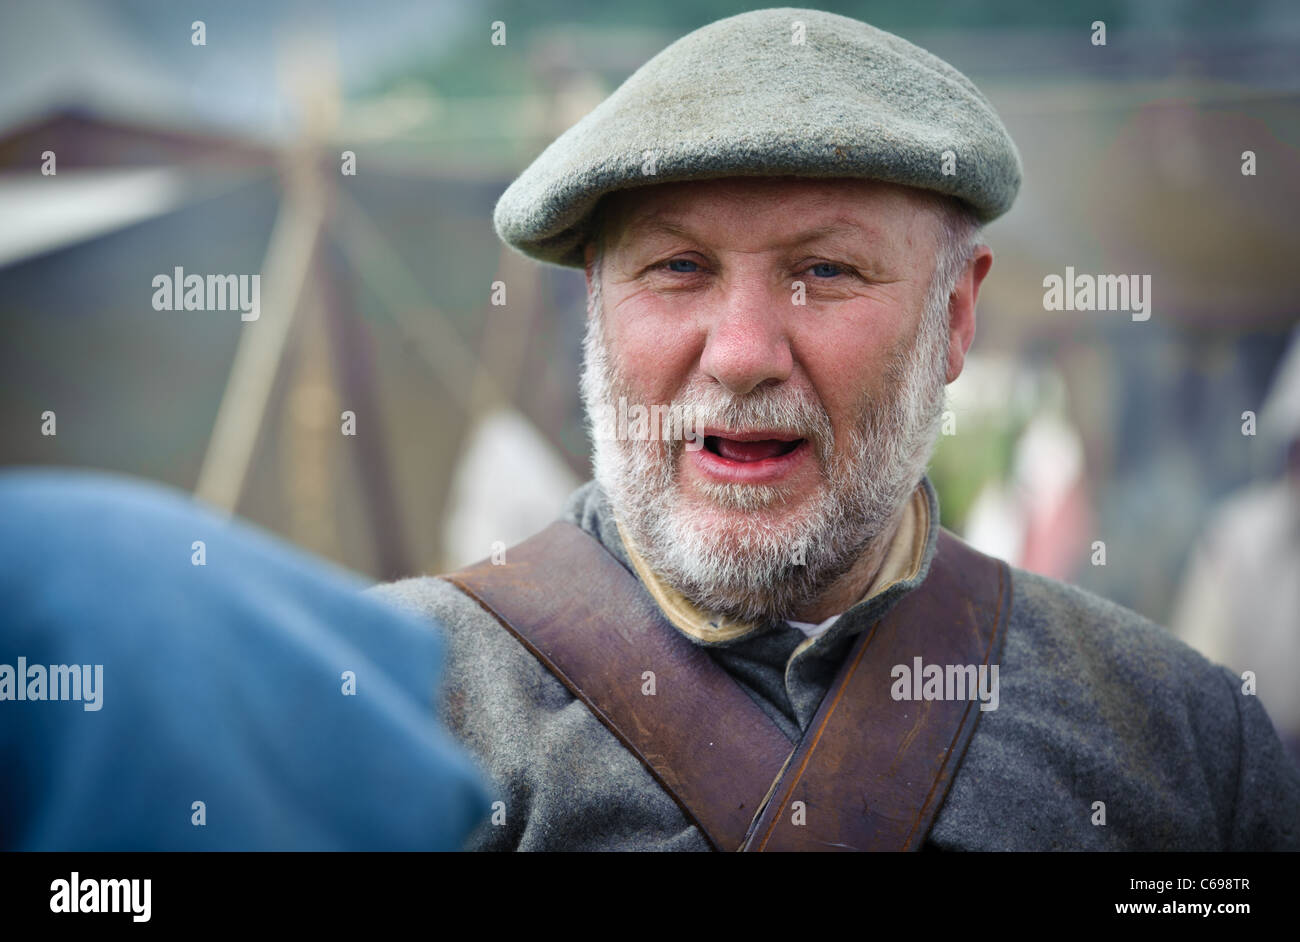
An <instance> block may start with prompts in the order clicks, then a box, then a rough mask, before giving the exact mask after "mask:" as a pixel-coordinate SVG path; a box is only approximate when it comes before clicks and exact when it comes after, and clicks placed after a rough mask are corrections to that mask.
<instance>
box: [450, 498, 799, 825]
mask: <svg viewBox="0 0 1300 942" xmlns="http://www.w3.org/2000/svg"><path fill="white" fill-rule="evenodd" d="M443 578H444V579H447V580H449V581H450V582H452V583H453V584H454V585H456V586H457V587H458V588H459V589H460V590H461V591H463V592H464V593H465V594H467V595H469V596H470V597H471V598H473V599H475V600H476V601H477V602H478V603H479V604H480V605H482V606H483V607H484V608H485V609H487V610H488V611H489V612H491V613H492V614H493V615H495V616H496V618H497V620H498V621H499V622H501V624H502V625H504V626H505V627H506V628H507V629H508V630H509V631H510V632H511V633H512V634H514V636H515V637H516V638H518V639H519V641H520V642H521V643H522V644H523V645H524V647H526V648H527V649H528V650H529V651H531V652H532V653H533V655H534V656H535V657H536V658H537V659H538V660H540V661H541V662H542V663H543V664H544V665H546V667H547V668H548V669H549V670H550V671H551V672H552V673H554V674H555V675H556V676H557V677H558V678H559V679H560V680H561V681H563V682H564V685H565V686H566V687H568V688H569V689H570V690H571V691H572V692H573V694H574V696H576V697H577V698H578V699H580V700H582V702H583V703H585V704H586V705H587V706H588V707H589V708H590V709H591V712H592V713H594V714H595V715H596V717H597V718H598V719H599V720H600V721H601V722H602V723H604V724H605V725H606V726H607V727H609V729H610V730H611V731H612V732H613V733H614V735H615V736H617V737H618V738H619V739H620V740H621V741H622V743H623V745H625V746H626V747H627V748H628V749H629V750H631V752H632V753H633V755H635V756H636V757H637V758H638V759H640V760H641V762H642V764H644V765H645V767H646V768H647V769H649V770H650V773H651V774H652V775H653V776H654V777H655V778H656V779H657V780H658V781H659V783H660V784H661V785H663V787H664V788H665V789H666V790H667V791H668V793H669V794H670V795H672V796H673V798H674V799H675V800H676V801H677V803H678V804H679V805H680V806H681V808H682V810H683V811H684V812H685V813H686V815H687V817H688V818H689V819H690V820H692V821H693V822H694V823H695V824H696V825H697V826H698V827H699V828H700V830H701V831H702V832H703V833H704V835H705V837H707V838H708V839H709V841H710V842H712V843H713V845H714V846H715V847H716V848H718V849H720V850H735V849H736V848H738V847H739V846H740V843H741V841H743V840H744V838H745V833H746V832H747V831H748V830H749V827H750V824H751V822H752V821H753V819H754V816H755V815H756V814H757V812H758V808H759V805H760V803H761V802H762V800H763V798H764V796H765V795H766V793H767V789H768V786H769V785H770V784H771V781H772V778H773V776H775V775H776V773H777V771H778V770H779V769H780V768H781V764H782V763H783V762H784V761H785V760H786V757H787V756H788V755H789V754H790V750H791V748H792V747H793V745H794V744H793V743H791V742H790V740H789V739H787V738H786V736H785V734H784V733H782V732H781V729H780V727H778V726H777V725H776V724H775V723H773V722H772V720H771V719H770V718H769V717H768V716H767V714H765V713H764V712H763V711H762V710H761V709H759V707H758V705H757V704H756V703H754V701H753V700H752V699H750V697H749V696H748V695H747V694H746V693H745V692H744V690H742V689H741V688H740V687H739V686H738V685H737V683H736V682H735V680H733V679H732V677H731V675H730V674H728V673H727V672H726V671H724V670H723V669H722V668H721V667H719V666H718V665H717V664H716V663H715V662H714V660H713V659H712V658H711V657H709V655H708V653H707V652H706V651H705V650H704V649H703V648H701V647H698V646H697V645H695V644H692V643H691V642H690V641H688V640H687V639H686V638H684V637H683V636H682V635H681V633H680V632H678V631H677V630H676V629H675V628H673V627H672V626H671V625H670V624H668V623H667V622H666V621H665V620H664V618H663V616H662V615H661V614H660V612H659V609H658V608H657V607H656V606H655V604H654V602H653V600H651V598H650V596H649V595H648V594H647V593H646V592H645V590H644V589H642V588H641V583H639V582H638V581H637V579H636V577H635V576H633V575H632V574H631V573H630V572H628V571H627V569H625V568H624V567H623V565H622V564H621V563H620V562H619V561H618V560H617V559H615V558H614V557H613V556H612V555H611V554H610V553H609V551H608V550H606V549H605V548H604V546H602V545H601V544H600V543H599V542H598V541H597V540H595V539H593V538H592V537H590V536H588V535H587V534H586V533H585V532H584V531H583V530H581V529H580V528H578V527H575V526H573V525H572V524H569V523H565V522H557V523H553V524H551V526H549V527H548V528H547V529H545V530H543V531H542V532H541V533H539V534H537V535H536V536H533V537H530V538H529V539H527V540H525V541H524V542H523V543H520V544H519V545H518V546H515V547H512V548H510V549H508V550H507V551H506V561H505V564H504V565H500V566H496V565H493V564H492V563H491V562H490V561H485V562H481V563H477V564H475V565H473V566H470V567H468V568H466V569H463V570H460V571H459V572H454V573H451V574H449V575H446V576H443ZM646 671H651V672H653V673H654V690H655V692H654V694H653V695H647V694H645V693H642V690H643V689H646V682H647V681H646V679H645V678H643V676H642V675H643V674H644V673H645V672H646Z"/></svg>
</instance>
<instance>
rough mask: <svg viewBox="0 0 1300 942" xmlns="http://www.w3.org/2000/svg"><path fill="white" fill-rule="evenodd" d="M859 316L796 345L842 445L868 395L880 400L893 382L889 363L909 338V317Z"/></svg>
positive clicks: (815, 330) (810, 333)
mask: <svg viewBox="0 0 1300 942" xmlns="http://www.w3.org/2000/svg"><path fill="white" fill-rule="evenodd" d="M859 313H860V314H861V316H855V317H843V318H838V319H827V320H824V321H822V322H821V323H819V324H816V325H811V326H810V328H809V329H808V330H806V331H801V332H800V333H799V335H798V336H797V337H796V338H795V341H794V342H795V351H794V352H795V357H796V359H797V360H798V361H799V363H800V365H801V366H802V367H803V370H804V372H806V373H807V374H808V379H809V381H810V382H811V383H812V386H813V389H814V390H815V391H816V393H817V395H818V396H819V397H820V398H821V402H822V405H823V406H824V407H825V408H826V411H827V413H828V414H829V415H830V418H831V424H832V425H833V426H834V428H835V436H836V440H837V441H843V433H844V431H845V429H846V428H848V427H852V426H854V425H856V424H857V423H858V421H859V419H860V416H859V414H858V412H859V410H860V408H861V405H862V401H863V397H864V396H865V397H869V398H870V399H871V400H872V401H874V400H877V399H879V397H880V395H881V393H882V391H883V390H882V384H883V383H886V382H889V375H888V366H889V363H890V361H891V360H892V359H893V358H894V356H895V355H896V352H897V351H898V350H899V349H900V347H901V346H902V345H904V344H905V343H906V341H907V337H908V333H907V329H906V327H905V326H904V325H905V324H906V322H907V318H906V316H903V315H900V314H899V312H898V311H896V310H895V311H882V310H873V311H870V312H859ZM912 326H913V327H914V325H912ZM900 328H902V329H900Z"/></svg>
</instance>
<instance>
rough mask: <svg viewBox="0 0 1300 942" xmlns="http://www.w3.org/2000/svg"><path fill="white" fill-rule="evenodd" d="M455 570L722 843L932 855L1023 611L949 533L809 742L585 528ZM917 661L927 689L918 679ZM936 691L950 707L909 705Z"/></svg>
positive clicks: (1005, 581) (982, 559) (819, 718)
mask: <svg viewBox="0 0 1300 942" xmlns="http://www.w3.org/2000/svg"><path fill="white" fill-rule="evenodd" d="M443 578H444V579H447V580H448V581H450V582H452V583H453V584H454V585H456V586H457V587H458V588H459V589H460V590H461V591H463V592H465V593H466V594H467V595H469V596H470V597H472V598H474V599H475V600H476V601H477V602H478V603H479V604H480V605H482V606H483V607H484V608H485V609H486V610H487V611H488V612H490V613H491V614H492V615H494V616H495V617H496V619H497V620H498V621H499V622H500V623H501V624H502V625H503V626H504V627H505V628H506V629H507V630H509V631H510V632H511V633H512V634H513V635H514V636H515V637H516V638H518V639H519V641H520V643H522V644H523V645H524V647H526V648H527V649H528V650H529V651H530V652H532V654H533V655H534V656H535V657H537V659H538V660H540V661H541V662H542V664H544V665H545V666H546V667H547V669H549V670H550V671H551V672H552V673H554V674H555V675H556V677H558V678H559V679H560V680H561V681H562V682H563V683H564V684H565V686H567V687H568V688H569V690H570V691H572V692H573V694H574V696H576V697H578V698H579V699H580V700H582V701H583V703H585V704H586V705H587V707H588V708H589V709H590V710H591V711H592V713H593V714H594V715H595V716H596V717H597V718H598V719H599V720H600V721H601V722H602V723H604V724H605V726H606V727H608V728H609V729H610V731H611V732H613V733H614V735H615V736H617V737H618V738H619V740H620V741H621V742H622V743H623V744H624V745H625V746H626V747H627V748H628V749H629V750H630V751H631V752H632V753H633V754H634V755H635V756H636V757H637V758H638V759H639V760H640V761H641V763H642V764H643V765H644V766H645V767H646V768H647V769H648V770H649V771H650V773H651V774H652V775H653V776H654V777H655V779H656V780H657V781H658V782H659V783H660V785H662V786H663V787H664V789H665V790H666V791H667V792H668V794H670V795H671V796H672V797H673V799H674V800H675V801H676V802H677V804H678V805H679V806H680V807H681V808H682V811H683V812H684V813H685V814H686V816H687V817H688V818H689V819H690V820H691V821H692V822H694V823H695V824H696V825H697V826H698V827H699V829H700V830H701V832H702V833H703V834H704V835H705V837H706V838H708V840H709V841H710V842H711V843H712V844H713V846H714V847H715V848H717V849H719V850H752V851H763V850H767V851H772V850H916V849H919V848H920V846H921V844H922V843H923V841H924V839H925V836H926V834H927V833H928V832H929V829H930V826H931V825H932V824H933V822H934V818H935V816H936V815H937V814H938V811H939V808H940V806H941V805H942V803H943V799H944V796H945V795H946V794H947V790H948V786H949V784H950V783H951V781H952V776H953V773H954V771H955V770H956V768H957V766H958V765H959V764H960V762H961V758H962V755H963V754H964V752H965V749H966V745H967V744H968V743H969V741H970V738H971V735H972V733H973V732H974V729H975V725H976V723H977V722H978V720H979V715H980V710H979V705H980V703H979V700H978V699H976V696H977V691H976V690H975V689H973V687H972V686H971V685H972V684H973V683H974V682H975V681H976V680H977V679H978V678H979V676H980V671H979V668H980V667H981V666H983V667H984V668H986V669H987V668H988V667H989V666H992V665H995V664H996V663H997V659H998V657H999V650H1000V648H1001V643H1002V638H1003V636H1004V634H1005V627H1006V620H1007V615H1008V612H1009V611H1010V607H1011V580H1010V572H1009V570H1008V568H1007V566H1006V564H1005V563H1003V562H1000V561H998V560H994V559H991V558H989V557H987V556H984V555H983V554H980V553H977V552H976V551H975V550H973V549H971V548H970V547H968V546H966V544H964V543H962V542H961V541H960V540H959V539H957V538H956V537H954V536H952V535H951V534H950V533H948V532H947V531H946V530H940V535H939V545H938V548H937V551H936V554H935V557H934V560H933V562H932V563H931V566H930V572H929V574H928V575H927V577H926V579H925V581H924V582H923V583H922V584H921V585H920V586H918V587H917V588H916V589H913V590H912V591H911V592H909V593H907V594H906V595H904V596H903V597H902V598H901V599H900V600H899V601H898V602H897V603H896V604H895V605H894V606H893V607H892V608H891V609H890V611H889V612H888V613H887V614H886V616H885V617H884V618H882V619H880V620H879V621H878V622H876V623H875V624H874V625H872V626H870V627H869V628H868V629H866V630H865V631H863V632H862V634H861V635H860V636H859V638H858V640H857V642H856V643H855V644H854V646H853V648H852V650H851V652H850V653H849V655H848V657H847V658H846V659H845V661H844V664H843V665H842V667H841V669H840V671H839V673H838V675H837V676H836V678H835V680H834V682H833V683H832V684H831V687H830V689H829V690H828V691H827V693H826V695H825V697H824V699H823V701H822V704H821V707H820V708H819V709H818V711H817V714H816V716H814V718H813V721H812V723H811V724H810V725H809V728H808V730H807V731H806V733H805V734H804V736H803V738H802V739H801V741H800V742H799V743H798V744H797V745H794V748H793V752H792V751H791V748H792V743H791V742H790V740H789V739H787V738H786V736H785V734H784V733H782V732H781V730H780V728H779V727H777V726H776V724H775V723H773V722H772V720H771V719H770V718H769V717H768V716H767V714H765V713H764V712H763V711H762V709H760V708H759V706H758V705H757V704H756V703H755V702H754V701H753V699H751V697H750V696H749V695H748V694H746V693H745V691H744V690H743V689H741V687H740V686H739V685H738V684H737V683H736V682H735V680H733V679H732V677H731V675H730V674H728V673H727V672H726V671H725V670H723V669H722V668H721V667H720V666H719V665H718V664H717V663H716V662H715V661H714V660H713V659H712V658H711V657H709V655H708V653H707V651H706V650H705V649H704V648H702V647H700V646H698V645H696V644H694V643H693V642H691V641H690V640H689V639H687V638H686V637H685V636H684V635H682V634H681V632H679V631H677V629H675V628H674V627H672V625H671V624H669V623H668V622H667V621H666V620H665V619H664V617H663V615H662V614H661V613H660V611H659V609H658V608H657V607H656V606H655V604H654V602H653V601H652V600H651V598H650V596H649V594H648V593H647V592H646V591H645V590H644V589H643V588H642V587H641V583H640V582H638V581H637V579H636V577H635V576H633V575H632V574H631V573H630V572H629V571H628V570H627V569H626V568H624V566H623V565H622V564H621V563H619V562H618V560H617V559H615V558H614V556H612V555H611V554H610V553H609V551H608V550H606V549H605V548H604V547H603V546H602V545H601V544H600V543H599V542H598V541H597V540H596V539H594V538H593V537H591V536H589V535H588V534H587V533H586V532H584V531H583V530H581V529H580V528H578V527H576V526H574V525H572V524H569V523H565V522H557V523H554V524H552V525H551V526H550V527H548V528H547V529H545V530H543V531H542V532H541V533H539V534H537V535H536V536H533V537H531V538H530V539H528V540H525V541H524V542H523V543H521V544H519V545H518V546H515V547H512V548H511V549H509V550H507V551H506V562H505V563H504V564H503V565H494V564H492V563H491V562H490V561H486V560H485V561H484V562H481V563H477V564H475V565H473V566H470V567H468V568H466V569H462V570H460V571H458V572H454V573H450V574H448V575H445V576H443ZM918 659H919V660H918ZM899 666H905V667H906V668H907V671H908V674H909V677H906V678H902V679H900V677H901V674H900V672H898V671H896V670H895V668H896V667H899ZM918 668H920V669H921V670H922V672H923V675H924V678H925V679H929V681H930V685H929V686H928V687H923V686H922V679H923V678H917V679H915V680H913V679H912V678H911V677H910V675H911V674H912V673H914V672H915V671H916V670H917V669H918ZM926 668H932V669H931V670H926ZM950 668H951V669H950ZM935 669H937V670H938V671H940V672H941V675H940V680H939V681H938V686H937V687H936V686H935V680H934V670H935ZM651 675H653V677H651ZM985 676H987V675H985ZM958 680H960V681H961V682H962V687H963V689H962V693H963V694H964V696H963V697H962V698H960V699H958V698H955V697H953V696H952V695H953V694H954V692H955V690H954V689H953V687H952V684H954V683H956V682H957V681H958ZM904 681H906V682H907V683H906V686H903V684H904ZM968 681H969V682H970V684H968V683H967V682H968ZM651 684H653V687H651V686H650V685H651ZM651 690H653V693H651V692H650V691H651ZM923 691H924V692H925V693H929V694H933V693H935V692H936V691H938V692H939V694H940V696H947V697H948V699H924V698H922V699H895V695H898V694H902V693H906V694H907V695H908V696H909V697H910V696H911V695H913V694H915V693H919V692H923Z"/></svg>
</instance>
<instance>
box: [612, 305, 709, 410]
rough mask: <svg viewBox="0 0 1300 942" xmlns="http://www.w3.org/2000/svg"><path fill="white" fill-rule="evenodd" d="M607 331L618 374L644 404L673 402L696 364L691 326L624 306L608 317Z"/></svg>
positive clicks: (696, 342) (697, 352)
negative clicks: (620, 374) (621, 375)
mask: <svg viewBox="0 0 1300 942" xmlns="http://www.w3.org/2000/svg"><path fill="white" fill-rule="evenodd" d="M606 331H607V335H608V339H609V349H610V354H611V356H612V357H613V358H614V361H615V362H616V363H617V365H618V368H619V371H620V372H621V373H622V374H623V376H624V377H625V378H626V379H627V382H628V385H629V386H630V387H631V388H632V390H634V391H635V392H636V394H637V396H638V397H639V398H641V399H644V400H645V403H646V404H653V403H666V402H668V401H670V400H671V399H673V398H674V397H675V396H676V395H677V394H678V392H679V391H680V390H681V388H682V387H683V386H684V385H685V384H686V382H687V381H688V380H689V378H690V376H691V374H692V372H693V370H694V369H695V366H696V364H697V363H698V362H699V356H700V349H701V343H700V341H699V338H698V336H697V331H696V330H695V328H694V326H693V325H689V324H683V323H674V322H673V321H671V320H669V319H667V318H663V317H656V316H653V315H651V314H639V313H637V312H635V311H632V310H628V309H627V308H626V307H625V308H624V309H623V310H620V311H619V312H618V314H616V315H614V316H612V317H608V319H607V321H606Z"/></svg>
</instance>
